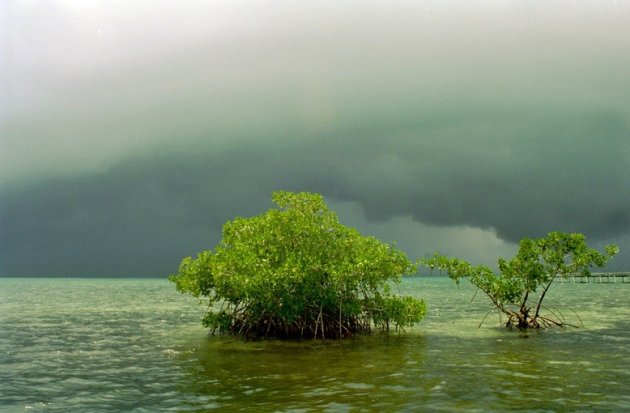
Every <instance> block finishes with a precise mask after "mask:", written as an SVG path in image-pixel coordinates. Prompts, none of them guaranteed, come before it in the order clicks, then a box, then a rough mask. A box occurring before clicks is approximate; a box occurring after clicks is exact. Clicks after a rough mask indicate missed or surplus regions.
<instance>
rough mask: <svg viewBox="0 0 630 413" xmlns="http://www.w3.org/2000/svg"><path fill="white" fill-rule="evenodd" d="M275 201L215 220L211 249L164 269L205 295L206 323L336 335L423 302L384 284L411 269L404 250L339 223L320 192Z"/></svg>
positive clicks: (239, 331)
mask: <svg viewBox="0 0 630 413" xmlns="http://www.w3.org/2000/svg"><path fill="white" fill-rule="evenodd" d="M273 201H274V202H275V203H276V205H278V207H279V208H277V209H271V210H269V211H267V212H266V213H264V214H262V215H259V216H255V217H251V218H235V219H234V220H233V221H230V222H227V223H226V224H225V225H224V227H223V238H222V240H221V242H220V243H219V244H218V245H217V246H216V248H215V251H214V252H211V251H204V252H202V253H200V254H199V256H198V257H197V258H196V259H192V258H190V257H189V258H185V259H184V260H183V261H182V263H181V265H180V268H179V273H178V274H176V275H172V276H170V277H169V279H170V280H171V281H173V282H174V283H175V285H176V288H177V290H178V291H180V292H182V293H189V294H192V295H193V296H195V297H200V296H203V297H207V298H208V300H209V303H210V307H209V309H208V312H207V313H206V315H205V317H204V319H203V324H204V325H206V326H208V327H210V328H211V329H212V330H213V331H218V332H220V333H229V334H235V335H243V336H247V337H250V336H265V337H292V338H293V337H297V338H302V337H322V338H324V337H346V336H350V335H353V334H355V333H359V332H368V331H370V329H371V327H372V326H373V325H376V326H378V327H381V328H384V329H388V328H389V325H390V324H392V325H394V326H395V327H396V328H399V327H403V328H404V327H406V326H410V325H412V324H413V323H415V322H418V321H419V320H420V319H421V318H422V317H423V316H424V314H425V313H426V307H425V305H424V302H423V301H421V300H416V299H414V298H411V297H398V296H395V295H392V294H391V293H390V291H389V288H388V285H389V284H390V283H392V282H393V283H397V282H399V281H400V277H401V276H402V275H403V274H407V273H411V272H415V270H416V268H415V266H414V265H412V263H410V262H409V260H408V259H407V257H406V256H405V254H404V253H403V252H401V251H399V250H397V249H395V248H393V247H392V246H390V245H388V244H384V243H382V242H380V241H378V240H377V239H376V238H373V237H365V236H362V235H361V234H360V233H359V232H358V231H357V230H356V229H354V228H349V227H346V226H343V225H341V224H340V223H339V221H338V218H337V215H336V214H335V213H334V212H332V211H331V210H329V209H328V207H327V206H326V204H325V203H324V200H323V198H322V196H321V195H318V194H312V193H299V194H296V193H291V192H275V193H274V194H273Z"/></svg>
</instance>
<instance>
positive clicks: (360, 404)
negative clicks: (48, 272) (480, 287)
mask: <svg viewBox="0 0 630 413" xmlns="http://www.w3.org/2000/svg"><path fill="white" fill-rule="evenodd" d="M400 288H401V293H403V294H411V295H414V296H417V297H421V298H424V299H426V300H427V303H428V305H429V309H430V313H429V315H428V316H427V318H426V319H425V320H424V321H423V322H422V323H420V324H419V325H418V326H416V327H414V328H413V329H411V330H409V331H408V332H407V334H396V333H390V334H380V333H377V334H373V335H371V336H365V337H359V338H356V339H352V340H344V341H325V342H322V341H321V340H318V341H305V342H283V341H257V342H243V341H241V340H238V339H234V338H231V337H209V336H208V335H207V333H206V331H205V329H204V328H203V327H201V325H200V323H199V319H200V318H201V316H202V314H203V311H204V308H203V307H202V306H198V305H197V303H196V302H195V300H194V299H193V298H191V297H187V296H181V295H179V294H178V293H176V292H175V291H174V288H173V287H172V285H170V284H169V283H168V282H167V281H165V280H157V279H151V280H147V279H36V278H31V279H17V278H4V279H0V411H2V412H24V411H28V412H47V411H50V412H75V411H76V412H110V411H111V412H114V411H115V412H122V411H124V412H127V411H136V412H155V411H200V412H201V411H230V412H231V411H262V412H265V411H269V412H273V411H278V412H318V411H330V412H354V411H378V412H383V411H393V412H396V411H399V412H407V411H412V412H413V411H418V412H424V411H445V412H456V411H466V412H468V411H479V412H489V411H497V412H502V411H506V410H511V411H611V412H613V411H614V412H617V411H628V410H630V391H629V386H630V332H629V329H630V308H629V306H628V294H629V293H630V284H620V283H617V284H571V283H565V284H561V283H558V284H556V285H554V286H553V287H552V290H551V292H550V295H549V299H548V301H549V302H548V304H549V305H552V306H554V307H555V308H556V309H559V310H560V311H562V312H563V314H564V315H565V316H567V318H569V319H571V321H575V322H576V323H578V324H579V323H580V321H579V319H578V318H577V316H575V315H573V312H572V311H573V310H575V311H577V313H578V314H579V316H580V318H581V319H582V321H583V323H584V325H583V326H582V327H581V328H578V329H574V328H569V329H564V330H562V329H555V330H546V331H540V332H531V333H528V334H522V333H519V332H516V331H512V332H511V331H508V330H505V329H504V328H503V327H499V319H498V316H497V315H494V314H492V315H490V316H489V317H488V319H487V320H486V322H485V323H484V325H483V326H482V327H481V328H477V325H478V324H479V322H480V321H481V319H482V318H483V317H484V315H485V314H486V312H487V310H488V309H489V308H490V307H489V306H488V303H487V302H486V301H485V300H484V299H483V297H481V296H479V297H477V298H476V299H475V301H474V302H472V303H471V302H470V299H471V298H472V296H473V294H474V290H473V289H472V288H471V287H469V286H466V285H462V286H461V287H460V288H459V289H457V287H456V286H455V285H454V284H453V283H452V282H451V281H450V280H449V279H447V278H440V277H422V278H420V277H418V278H412V279H406V280H405V281H404V282H403V284H402V285H401V287H400Z"/></svg>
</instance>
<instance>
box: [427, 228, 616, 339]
mask: <svg viewBox="0 0 630 413" xmlns="http://www.w3.org/2000/svg"><path fill="white" fill-rule="evenodd" d="M618 251H619V248H618V247H617V246H616V245H609V246H607V247H605V252H604V253H600V252H599V251H597V250H595V249H593V248H589V247H588V246H587V245H586V237H584V235H582V234H567V233H560V232H551V233H549V234H548V235H547V236H546V237H544V238H541V239H537V240H532V239H528V238H525V239H523V240H521V242H520V245H519V250H518V253H517V254H516V256H515V257H514V258H512V259H511V260H509V261H508V260H505V259H503V258H501V259H500V260H499V271H500V273H499V274H495V273H494V272H493V271H492V270H491V269H490V268H488V267H486V266H483V265H479V266H473V265H471V264H469V263H468V262H466V261H463V260H460V259H457V258H447V257H444V256H441V255H440V254H437V253H436V254H435V255H434V256H433V257H432V258H429V259H425V260H422V261H421V262H422V264H424V265H426V266H427V267H429V268H431V269H433V268H436V267H437V268H440V269H444V270H446V272H447V273H448V275H449V277H451V278H452V279H453V280H455V282H456V283H459V281H460V280H461V279H462V278H466V279H468V280H469V281H470V282H471V283H472V284H473V285H475V286H476V287H477V288H479V290H481V291H483V292H484V293H485V294H486V296H488V298H489V299H490V300H491V301H492V303H493V304H494V306H495V307H496V308H497V309H498V310H499V311H500V312H501V313H503V314H505V315H507V316H508V321H507V323H506V324H507V325H508V326H513V325H516V326H517V327H519V328H522V329H524V328H530V327H535V328H538V327H544V326H549V325H557V326H564V325H566V323H565V322H564V320H563V319H562V318H561V317H560V316H559V314H558V313H554V312H551V314H550V315H542V314H541V309H542V308H543V307H542V302H543V300H544V299H545V296H546V294H547V292H548V291H549V288H550V287H551V284H552V283H553V281H554V280H555V279H556V278H557V277H558V276H566V275H568V274H573V273H582V274H583V275H590V268H591V267H593V266H596V267H603V266H605V265H606V263H607V262H608V260H609V259H610V258H612V257H613V256H614V255H615V254H616V253H617V252H618ZM536 292H538V296H537V297H535V298H534V304H533V305H530V303H529V300H530V299H532V298H533V297H534V293H536Z"/></svg>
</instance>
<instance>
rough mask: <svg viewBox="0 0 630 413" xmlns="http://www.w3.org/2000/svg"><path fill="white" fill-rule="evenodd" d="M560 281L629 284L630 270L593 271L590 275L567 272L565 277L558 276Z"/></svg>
mask: <svg viewBox="0 0 630 413" xmlns="http://www.w3.org/2000/svg"><path fill="white" fill-rule="evenodd" d="M558 277H559V278H560V282H563V283H564V282H574V283H584V284H587V283H597V284H599V283H628V284H630V272H593V273H591V275H590V276H588V277H587V276H584V275H582V274H569V275H567V276H566V277H562V276H558Z"/></svg>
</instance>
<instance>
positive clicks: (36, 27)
mask: <svg viewBox="0 0 630 413" xmlns="http://www.w3.org/2000/svg"><path fill="white" fill-rule="evenodd" d="M447 3H448V4H447V5H445V4H443V2H431V1H424V2H419V3H418V4H417V5H416V6H410V5H409V4H406V3H403V2H401V3H396V2H394V3H391V5H388V6H385V5H382V4H379V3H378V2H376V3H373V4H370V3H369V2H368V3H365V4H364V3H361V4H359V3H352V2H351V3H348V5H346V6H339V5H333V4H327V5H326V4H323V5H322V4H321V2H318V3H311V2H301V3H296V4H295V5H292V6H290V7H289V6H287V8H281V7H279V6H277V5H273V4H272V3H270V4H267V5H266V6H268V7H262V6H257V5H256V3H249V2H225V3H224V2H212V5H196V6H191V5H187V6H185V7H183V8H182V9H181V10H179V9H178V10H175V9H173V8H172V7H170V6H168V5H162V4H160V3H159V2H157V3H155V2H151V3H146V4H144V5H143V3H141V2H139V3H135V5H134V6H129V5H128V4H127V3H126V2H120V3H117V2H112V3H111V4H110V5H109V6H107V7H105V6H93V7H92V8H90V7H87V6H81V5H77V4H73V3H66V2H64V1H50V2H42V4H43V5H44V6H42V7H44V8H43V10H45V11H46V13H45V15H46V18H44V17H45V16H44V14H43V11H42V10H40V9H39V8H36V7H34V6H32V5H29V4H28V3H21V2H13V1H9V2H7V3H6V4H5V6H4V9H3V10H2V22H1V23H2V25H3V29H2V30H3V34H4V39H3V42H4V43H3V45H4V46H3V48H2V50H3V61H6V62H9V63H8V64H6V65H4V66H3V67H2V88H3V89H4V90H7V91H8V92H9V93H7V94H5V98H4V100H3V102H2V104H3V107H4V108H6V109H7V110H6V111H3V115H2V116H1V117H0V121H1V122H2V135H1V137H0V149H1V154H0V157H1V160H2V162H1V165H0V228H1V229H2V237H1V238H0V275H88V276H94V275H156V276H162V275H165V274H167V273H169V272H171V271H173V270H174V269H175V268H176V267H177V263H178V262H179V260H180V258H181V257H183V256H184V255H190V254H194V253H196V252H197V251H199V250H201V249H205V248H211V247H213V246H214V245H215V244H216V242H217V241H218V240H219V239H220V229H221V226H222V224H223V223H224V222H225V221H226V220H228V219H231V218H233V217H234V216H236V215H253V214H257V213H261V212H263V211H264V210H266V209H267V208H269V207H270V201H269V199H270V195H271V192H272V191H273V190H276V189H286V190H295V191H302V190H305V191H315V192H320V193H322V194H323V195H324V196H325V197H326V199H327V200H328V201H329V203H330V204H331V205H332V206H334V207H336V208H338V209H339V214H340V216H341V217H342V219H343V220H344V221H345V222H347V223H348V224H351V225H355V226H357V227H359V229H361V230H363V231H364V232H367V233H373V234H374V235H377V236H379V237H381V238H383V239H386V240H388V241H393V240H398V241H399V246H400V247H401V248H403V249H404V250H405V251H407V252H408V253H409V254H410V255H411V256H412V258H419V257H421V256H423V255H429V254H431V253H433V251H435V250H441V251H445V252H449V253H453V254H457V255H460V256H465V257H469V258H470V259H474V260H477V261H480V262H486V263H491V262H492V261H494V260H495V259H496V258H497V257H498V256H500V255H506V254H509V253H510V251H513V250H514V248H515V243H517V242H518V240H519V239H520V238H522V237H524V236H541V235H544V234H545V233H547V232H549V231H555V230H559V231H578V232H583V233H585V234H586V235H587V236H588V237H589V240H591V241H592V242H593V243H594V244H595V245H598V246H601V245H603V244H605V243H608V242H617V243H619V244H620V247H621V248H622V253H621V254H620V256H619V257H618V258H616V259H615V261H614V264H613V266H611V268H617V269H628V268H630V248H627V247H626V248H624V247H625V245H628V246H630V243H629V242H628V241H630V197H629V196H628V195H627V194H628V193H630V181H629V180H628V179H627V171H628V167H629V166H630V109H628V108H630V95H628V94H627V90H629V88H630V76H628V74H627V70H625V69H626V68H627V67H630V53H628V50H627V46H626V45H625V41H624V39H627V38H628V37H629V36H630V33H629V31H630V30H629V29H628V27H630V8H627V7H623V6H619V5H617V4H616V2H605V1H604V2H599V3H598V4H597V6H595V5H591V6H588V5H582V6H580V5H575V4H572V3H570V2H566V3H563V2H560V3H561V4H562V6H557V5H556V6H553V7H552V6H549V5H546V4H543V3H540V4H536V2H533V3H532V2H528V3H527V5H525V4H519V3H518V2H514V3H505V2H486V3H484V5H481V6H479V7H474V6H465V5H463V4H460V3H459V2H447ZM560 3H559V4H560ZM40 6H41V5H40ZM447 6H448V7H447ZM48 16H51V17H48ZM143 16H146V17H147V19H143V18H142V17H143ZM148 17H151V18H148ZM167 22H169V25H166V23H167ZM170 23H172V25H170ZM164 27H169V29H164ZM5 58H6V59H5ZM447 250H448V251H447ZM624 250H629V251H627V252H624Z"/></svg>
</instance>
